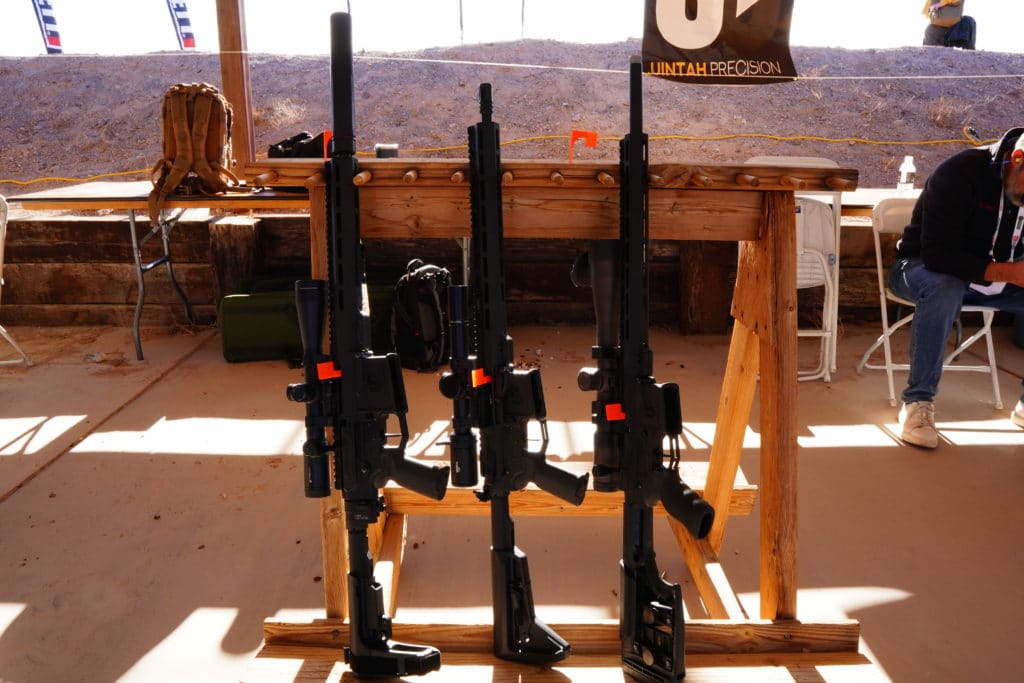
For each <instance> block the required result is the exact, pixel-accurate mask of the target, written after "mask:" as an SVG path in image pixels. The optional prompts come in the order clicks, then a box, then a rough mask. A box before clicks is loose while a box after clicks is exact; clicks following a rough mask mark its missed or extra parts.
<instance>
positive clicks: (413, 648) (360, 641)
mask: <svg viewBox="0 0 1024 683" xmlns="http://www.w3.org/2000/svg"><path fill="white" fill-rule="evenodd" d="M377 505H378V503H377V501H373V502H372V503H371V504H367V503H356V504H352V503H349V502H348V501H346V502H345V515H346V519H347V520H349V524H348V563H349V573H348V604H349V619H350V622H351V623H350V629H349V630H350V632H351V639H350V640H351V642H350V646H349V647H347V648H345V663H346V664H348V665H349V666H350V667H351V668H352V671H353V673H355V675H356V677H357V678H394V677H396V676H408V675H413V676H420V675H423V674H426V673H429V672H431V671H436V670H437V669H440V668H441V652H440V651H439V650H438V649H437V648H434V647H431V646H429V645H410V644H407V643H399V642H396V641H394V640H391V618H390V617H388V616H387V615H386V614H384V591H383V589H382V587H381V585H380V584H379V583H377V581H376V579H374V577H373V556H372V555H371V554H370V544H369V539H368V538H367V536H366V528H367V523H368V522H367V520H368V519H369V520H374V519H376V517H377V512H376V509H377ZM370 506H372V507H373V509H372V510H368V508H369V507H370ZM367 512H369V514H366V513H367Z"/></svg>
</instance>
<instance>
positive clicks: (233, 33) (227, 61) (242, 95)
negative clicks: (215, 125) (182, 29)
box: [217, 0, 256, 178]
mask: <svg viewBox="0 0 1024 683" xmlns="http://www.w3.org/2000/svg"><path fill="white" fill-rule="evenodd" d="M217 34H218V37H219V39H220V78H221V92H223V93H224V96H225V97H226V98H227V99H228V102H230V103H231V109H232V119H231V146H232V155H233V156H234V158H235V168H233V169H232V171H233V172H234V173H235V174H236V175H238V176H239V177H240V178H241V177H244V176H245V174H246V172H247V171H246V169H248V167H249V165H250V164H251V163H252V162H253V161H255V149H256V136H255V130H254V128H253V117H252V115H253V107H252V79H251V78H250V76H249V50H248V47H247V46H246V40H245V0H217Z"/></svg>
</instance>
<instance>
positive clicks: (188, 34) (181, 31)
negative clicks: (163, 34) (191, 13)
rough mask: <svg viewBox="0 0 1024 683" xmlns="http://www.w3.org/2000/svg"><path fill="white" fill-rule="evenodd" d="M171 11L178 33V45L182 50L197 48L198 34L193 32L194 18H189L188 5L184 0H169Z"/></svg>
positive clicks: (168, 7) (175, 29)
mask: <svg viewBox="0 0 1024 683" xmlns="http://www.w3.org/2000/svg"><path fill="white" fill-rule="evenodd" d="M167 9H169V10H170V11H171V21H173V22H174V31H175V32H176V33H177V34H178V47H179V48H181V49H182V50H194V49H196V36H195V34H194V33H192V20H190V19H189V18H188V7H187V6H186V5H185V3H184V2H183V1H182V0H167Z"/></svg>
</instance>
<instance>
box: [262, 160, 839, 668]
mask: <svg viewBox="0 0 1024 683" xmlns="http://www.w3.org/2000/svg"><path fill="white" fill-rule="evenodd" d="M271 166H273V168H272V169H271V168H270V167H271ZM361 168H362V169H363V171H365V175H364V176H363V177H362V178H361V179H360V182H359V184H360V194H359V202H360V217H361V227H362V235H363V237H402V238H408V237H444V238H448V237H455V238H462V237H467V236H468V235H469V230H470V220H469V216H470V214H469V192H468V187H467V184H466V179H467V178H468V175H469V173H468V164H467V162H466V161H465V160H443V161H438V160H423V159H379V160H378V159H373V160H367V161H365V162H361ZM502 169H503V172H504V174H505V176H504V182H503V190H502V192H503V201H504V207H503V208H504V227H505V237H506V239H517V238H527V237H528V238H562V239H565V238H570V239H572V238H575V239H616V238H617V237H618V232H619V187H618V175H619V172H618V165H617V164H615V163H575V164H567V163H559V162H554V161H543V160H524V161H515V160H512V161H509V160H506V161H504V162H503V164H502ZM252 170H253V172H263V173H271V172H272V173H273V174H274V175H275V176H276V182H296V181H297V179H303V178H309V177H310V176H311V175H313V174H315V173H316V171H317V166H315V165H312V163H311V162H309V161H301V160H288V161H287V162H286V163H277V162H276V161H275V162H274V163H272V164H270V163H268V164H267V166H265V167H263V168H259V167H257V168H254V169H252ZM856 178H857V173H856V171H853V170H850V169H836V168H826V169H815V168H800V169H794V168H791V167H786V168H775V167H768V166H766V167H760V166H749V165H735V166H714V167H711V166H693V165H685V164H662V165H652V166H651V168H650V181H651V193H650V223H651V237H652V238H653V239H670V240H720V241H736V242H739V245H740V246H739V264H738V269H737V279H736V285H735V289H734V293H733V302H732V308H731V312H732V315H733V317H734V319H735V324H734V326H733V332H732V339H731V343H730V348H729V356H728V361H727V366H726V370H725V377H724V382H723V388H722V393H721V396H720V399H719V404H718V413H717V420H716V422H717V427H716V431H715V437H714V442H713V444H712V448H711V456H710V462H709V463H708V466H707V469H706V471H705V472H703V473H702V474H703V477H701V476H700V475H699V474H698V475H697V480H696V481H689V483H690V484H691V485H693V487H694V488H695V489H700V490H702V491H703V495H704V497H705V498H706V499H707V500H708V501H709V502H710V503H711V504H712V505H713V506H714V507H715V508H716V509H717V510H719V511H728V512H729V513H733V514H736V513H740V514H742V512H743V511H744V510H748V511H749V509H750V508H749V507H748V506H747V502H751V503H752V500H751V499H750V498H749V496H750V493H751V492H750V491H749V490H748V487H743V486H737V484H736V482H737V474H738V472H739V460H740V454H741V450H742V443H743V435H744V433H745V430H746V428H747V425H748V422H749V417H750V411H751V408H752V406H753V400H754V394H755V389H756V387H757V385H758V382H759V381H760V385H761V389H760V396H761V401H760V408H759V410H760V425H761V446H760V482H759V490H760V494H761V506H760V532H761V533H760V538H761V541H760V595H761V597H760V610H761V613H760V619H750V618H748V617H747V615H746V614H745V613H744V612H743V609H742V607H741V606H740V604H739V601H738V599H737V598H736V596H735V593H734V592H733V591H732V588H731V587H730V586H729V584H728V581H727V579H726V578H725V576H724V573H723V572H722V569H721V565H720V564H719V562H718V553H719V551H720V549H721V546H722V541H723V538H724V534H725V529H726V526H727V522H728V519H729V514H719V515H716V517H715V523H714V526H713V528H712V531H711V533H710V535H709V536H708V538H706V539H703V540H700V541H698V540H695V539H693V538H692V537H690V535H689V534H688V533H687V532H686V531H685V529H683V528H682V526H681V525H679V524H673V523H672V520H671V519H669V522H670V526H671V527H672V530H673V532H674V535H675V537H676V540H677V542H678V543H679V545H680V547H681V549H682V551H683V553H684V556H685V558H686V562H687V565H688V567H689V569H690V571H691V574H692V575H693V577H694V581H695V584H696V586H697V588H698V590H699V592H700V597H701V599H702V601H703V603H704V604H705V605H706V606H707V609H708V612H709V615H710V616H711V618H710V619H704V620H692V621H690V622H688V624H687V650H688V651H694V652H701V651H703V652H718V653H725V652H832V651H842V652H850V651H853V652H856V648H857V642H858V637H859V624H858V623H857V622H856V621H854V620H841V621H839V622H829V623H818V624H813V623H806V622H801V621H798V620H797V609H796V596H797V586H796V578H797V458H796V448H797V440H796V436H797V435H796V424H797V421H796V410H797V407H796V405H797V402H796V389H797V384H796V382H797V357H796V350H797V349H796V243H795V199H794V191H797V190H815V189H817V190H833V191H834V190H836V189H841V190H845V189H852V188H854V187H855V185H856ZM289 179H291V180H290V181H289ZM309 189H310V203H311V206H313V207H322V206H325V202H324V197H325V190H324V187H323V185H322V183H318V182H311V183H310V184H309ZM324 226H325V219H324V216H323V215H322V214H321V213H320V212H318V211H313V212H311V215H310V238H311V251H312V255H313V263H312V272H313V274H314V277H318V278H324V277H325V274H326V272H327V265H326V250H325V246H326V242H327V241H326V239H325V236H324ZM723 285H724V283H723ZM688 479H689V477H688ZM465 493H466V492H464V491H460V490H457V489H453V490H452V491H450V493H449V496H451V497H452V499H451V500H449V499H448V498H447V497H446V499H445V500H444V501H441V502H439V503H435V502H433V501H428V500H426V499H422V500H419V501H418V503H419V504H418V505H416V506H414V504H413V501H411V500H410V499H411V498H413V496H411V495H406V493H405V492H403V491H401V490H400V489H392V488H388V489H385V497H386V498H387V499H388V501H389V504H388V507H389V509H390V512H389V513H388V514H385V515H382V519H381V521H380V522H379V528H378V529H376V530H374V531H373V533H372V534H371V538H372V541H371V542H372V546H373V551H374V555H375V557H376V558H377V560H378V565H377V569H376V572H377V579H378V581H380V582H381V583H382V584H384V585H386V586H388V589H387V590H386V595H387V598H386V600H387V605H386V610H387V611H388V613H389V614H392V615H393V614H394V611H395V608H396V605H395V596H396V595H397V571H398V568H399V567H400V566H401V560H402V553H403V551H404V530H405V524H406V514H415V513H418V512H419V513H424V514H453V513H454V514H474V512H470V510H473V511H478V510H479V508H480V506H473V505H468V506H459V505H457V504H455V503H456V500H455V499H457V498H458V497H459V496H460V494H465ZM609 496H611V497H614V496H613V495H612V494H609ZM511 499H512V501H513V502H515V501H517V500H521V501H522V503H521V506H520V507H519V508H517V509H514V510H513V514H517V513H518V514H542V515H554V514H560V515H565V514H570V515H572V514H621V511H620V508H619V505H620V504H621V501H618V503H616V501H615V500H609V499H608V496H601V495H595V494H594V492H592V491H591V492H589V493H588V495H587V498H586V500H585V501H584V504H583V506H582V507H581V508H571V507H570V506H566V505H564V504H562V503H560V501H558V500H557V499H555V498H553V497H551V496H550V495H549V494H547V493H545V492H543V491H540V490H536V491H533V490H529V489H528V490H526V491H521V492H517V493H515V494H513V495H512V497H511ZM453 504H455V509H454V510H453V509H450V508H451V507H452V505H453ZM460 509H462V510H466V511H465V512H461V511H460ZM321 529H322V537H323V544H324V556H323V560H324V601H325V607H326V616H327V619H324V620H317V621H315V622H312V623H308V624H283V623H276V622H267V623H266V624H265V626H264V640H265V643H266V645H267V647H268V648H273V647H291V646H297V648H298V650H296V649H294V648H293V649H290V650H289V651H290V652H292V653H293V654H295V653H296V652H301V651H302V648H311V649H310V650H309V652H310V653H312V652H313V651H314V650H316V648H322V647H330V648H335V647H338V646H339V644H341V643H343V642H344V641H345V638H346V637H347V625H346V623H345V622H344V618H345V616H346V613H347V607H348V606H347V604H346V588H345V575H346V572H347V568H346V566H345V557H346V553H345V545H344V543H345V537H346V532H345V525H344V512H343V505H342V500H341V497H340V495H339V494H337V493H335V494H333V495H332V496H331V497H329V498H326V499H324V500H323V502H322V503H321ZM385 574H386V575H385ZM557 628H558V630H559V632H560V633H562V634H563V635H565V636H567V637H568V638H569V640H571V641H573V647H574V651H579V652H608V653H617V652H618V625H617V623H608V624H576V625H572V624H560V625H558V627H557ZM489 629H490V625H464V624H459V625H456V626H452V625H447V626H445V625H440V624H436V625H422V624H420V625H415V626H414V625H409V626H403V625H401V624H396V631H395V637H396V638H400V639H405V640H409V641H413V642H424V643H430V644H434V645H436V646H439V647H440V648H441V649H442V651H443V652H449V651H458V650H460V648H461V649H463V650H465V649H467V648H468V649H469V650H471V651H474V652H475V651H477V650H479V651H486V650H489V647H490V640H489V636H488V634H489ZM474 648H476V649H474Z"/></svg>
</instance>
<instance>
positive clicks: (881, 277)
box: [857, 197, 1003, 409]
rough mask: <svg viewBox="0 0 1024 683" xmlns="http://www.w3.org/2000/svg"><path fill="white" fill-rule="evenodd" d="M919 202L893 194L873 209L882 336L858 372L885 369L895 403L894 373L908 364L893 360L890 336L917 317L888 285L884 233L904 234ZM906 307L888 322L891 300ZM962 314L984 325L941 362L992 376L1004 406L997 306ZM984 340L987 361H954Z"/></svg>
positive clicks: (947, 366) (966, 309)
mask: <svg viewBox="0 0 1024 683" xmlns="http://www.w3.org/2000/svg"><path fill="white" fill-rule="evenodd" d="M916 202H917V200H916V199H914V198H911V197H893V198H890V199H883V200H882V201H880V202H879V203H878V205H877V206H875V208H874V211H873V212H872V216H871V222H872V232H873V233H874V238H875V267H876V269H877V271H878V299H879V305H880V306H881V311H882V334H881V335H879V337H878V339H876V340H875V342H874V343H873V344H872V345H871V346H870V347H869V348H868V350H867V351H865V352H864V355H863V356H862V357H861V359H860V362H859V363H857V372H861V371H863V370H864V369H868V370H885V374H886V378H887V379H888V381H889V405H891V406H893V407H895V406H896V386H895V382H894V380H893V372H895V371H897V370H899V371H903V372H906V371H909V370H910V365H909V363H894V362H893V360H892V343H891V338H892V335H893V333H894V332H896V331H897V330H899V329H900V328H901V327H903V326H905V325H907V324H908V323H910V321H911V320H913V319H914V302H913V301H909V300H907V299H904V298H902V297H899V296H896V295H895V294H893V292H892V291H891V290H890V289H889V288H888V286H886V282H887V280H888V278H887V277H886V272H885V263H884V261H883V258H882V235H893V234H895V235H899V234H902V233H903V228H905V227H906V226H907V223H909V222H910V216H911V214H912V213H913V211H914V204H915V203H916ZM890 301H891V302H893V303H895V304H899V305H900V306H905V307H907V308H908V309H909V310H910V313H908V314H907V315H905V316H903V317H902V318H900V319H899V320H897V321H896V322H894V323H893V324H891V325H890V324H889V312H888V306H887V303H888V302H890ZM960 310H961V313H980V314H981V321H982V324H981V328H980V329H979V330H978V331H977V332H975V333H974V334H972V335H971V336H970V337H968V338H967V339H964V340H963V341H961V342H960V343H959V344H958V345H957V346H956V348H954V349H953V350H952V351H950V352H949V353H948V354H946V357H945V358H944V359H943V361H942V371H943V372H944V373H945V372H950V371H958V372H987V373H989V375H990V376H991V377H992V395H993V397H994V398H995V407H996V408H997V409H1002V407H1003V400H1002V396H1001V395H1000V393H999V376H998V372H997V369H996V352H995V346H994V345H993V343H992V319H993V318H994V317H995V309H993V308H988V307H987V306H964V307H963V308H961V309H960ZM983 337H984V339H985V345H986V347H987V349H988V363H987V364H984V365H981V364H977V365H965V364H960V363H957V362H954V360H955V359H956V358H957V357H959V355H960V353H961V352H962V351H963V350H964V349H966V348H967V347H969V346H971V345H972V344H974V343H975V342H976V341H978V340H980V339H981V338H983ZM878 347H882V354H883V363H882V364H881V365H879V364H877V363H874V364H873V363H871V362H870V360H871V356H872V354H874V353H875V351H877V350H878Z"/></svg>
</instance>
